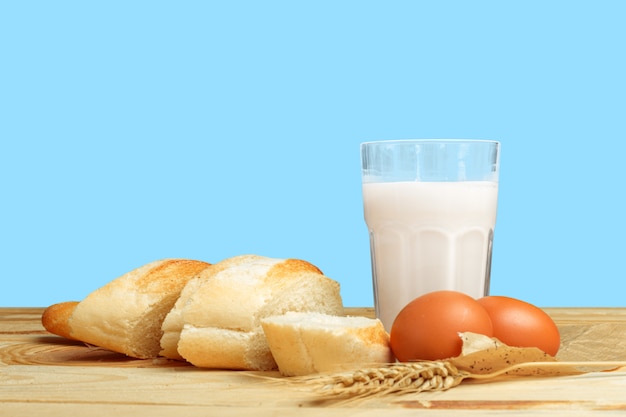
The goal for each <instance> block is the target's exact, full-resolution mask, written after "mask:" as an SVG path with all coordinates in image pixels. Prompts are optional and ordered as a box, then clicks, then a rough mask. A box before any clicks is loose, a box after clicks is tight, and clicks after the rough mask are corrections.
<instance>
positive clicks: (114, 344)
mask: <svg viewBox="0 0 626 417" xmlns="http://www.w3.org/2000/svg"><path fill="white" fill-rule="evenodd" d="M209 266H210V264H208V263H206V262H202V261H196V260H188V259H164V260H158V261H154V262H151V263H149V264H147V265H144V266H141V267H139V268H137V269H135V270H133V271H130V272H128V273H126V274H124V275H122V276H120V277H119V278H116V279H114V280H112V281H110V282H109V283H107V284H106V285H104V286H103V287H101V288H99V289H97V290H95V291H93V292H92V293H90V294H89V295H88V296H87V297H86V298H85V299H84V300H82V301H81V302H79V303H78V304H77V305H76V306H75V309H74V311H73V313H72V314H71V316H70V318H69V320H68V326H69V329H70V332H69V335H70V337H72V338H74V339H77V340H81V341H83V342H86V343H89V344H92V345H96V346H100V347H103V348H106V349H109V350H112V351H115V352H119V353H124V354H126V355H128V356H132V357H135V358H141V359H146V358H154V357H156V356H158V354H159V351H160V340H161V336H162V330H161V326H162V322H163V319H164V318H165V315H166V314H167V313H168V312H169V311H170V310H171V309H172V306H173V305H174V303H175V302H176V300H177V299H178V297H179V295H180V292H181V290H182V289H183V287H184V286H185V284H187V282H188V281H189V280H191V279H192V278H194V277H196V276H197V275H198V274H199V273H200V272H201V271H202V270H204V269H205V268H207V267H209Z"/></svg>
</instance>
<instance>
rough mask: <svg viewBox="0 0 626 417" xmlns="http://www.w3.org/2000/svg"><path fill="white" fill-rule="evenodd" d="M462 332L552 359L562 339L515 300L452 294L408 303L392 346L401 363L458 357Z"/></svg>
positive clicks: (537, 312)
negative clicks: (534, 349)
mask: <svg viewBox="0 0 626 417" xmlns="http://www.w3.org/2000/svg"><path fill="white" fill-rule="evenodd" d="M460 332H473V333H479V334H483V335H485V336H489V337H495V338H497V339H499V340H500V341H501V342H503V343H505V344H507V345H509V346H512V347H536V348H539V349H541V350H542V351H544V352H545V353H547V354H549V355H552V356H554V355H556V353H557V352H558V350H559V347H560V343H561V339H560V334H559V330H558V328H557V326H556V324H555V323H554V321H553V320H552V318H551V317H550V316H549V315H548V314H547V313H546V312H544V311H543V310H542V309H540V308H539V307H536V306H534V305H532V304H530V303H527V302H525V301H522V300H518V299H515V298H510V297H504V296H487V297H483V298H479V299H474V298H472V297H470V296H468V295H466V294H463V293H460V292H456V291H435V292H431V293H428V294H425V295H423V296H421V297H418V298H416V299H414V300H413V301H411V302H410V303H409V304H407V305H406V306H405V307H404V308H403V309H402V310H401V311H400V313H399V314H398V316H397V317H396V319H395V321H394V323H393V325H392V327H391V331H390V346H391V350H392V351H393V354H394V355H395V357H396V358H397V359H398V360H399V361H401V362H407V361H413V360H440V359H447V358H452V357H455V356H458V355H460V353H461V348H462V341H461V338H460V337H459V333H460Z"/></svg>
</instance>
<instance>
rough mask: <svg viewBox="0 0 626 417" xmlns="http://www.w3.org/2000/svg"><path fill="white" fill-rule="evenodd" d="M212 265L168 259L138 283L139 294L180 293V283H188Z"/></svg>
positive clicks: (138, 280) (140, 278)
mask: <svg viewBox="0 0 626 417" xmlns="http://www.w3.org/2000/svg"><path fill="white" fill-rule="evenodd" d="M209 266H211V264H209V263H207V262H203V261H196V260H191V259H166V260H164V261H163V262H162V263H161V264H160V265H158V266H156V267H154V268H152V269H151V270H149V271H148V272H147V273H146V274H145V275H143V276H141V277H139V278H138V279H137V281H136V288H137V290H138V291H139V292H146V293H149V292H152V291H158V292H170V291H176V292H178V291H180V282H181V281H183V282H187V281H188V280H189V277H193V276H196V275H198V274H199V273H200V271H202V270H203V269H206V268H207V267H209Z"/></svg>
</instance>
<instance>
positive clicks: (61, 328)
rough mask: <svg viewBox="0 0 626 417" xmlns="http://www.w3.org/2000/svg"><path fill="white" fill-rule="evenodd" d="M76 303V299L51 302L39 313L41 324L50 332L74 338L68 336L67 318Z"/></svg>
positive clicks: (68, 318)
mask: <svg viewBox="0 0 626 417" xmlns="http://www.w3.org/2000/svg"><path fill="white" fill-rule="evenodd" d="M77 305H78V301H65V302H63V303H57V304H52V305H51V306H50V307H48V308H46V309H45V310H44V312H43V314H42V315H41V324H43V327H45V329H46V330H47V331H49V332H50V333H53V334H56V335H57V336H62V337H65V338H66V339H72V340H75V339H74V338H73V337H72V336H70V326H69V320H70V317H71V315H72V313H73V312H74V309H75V308H76V306H77Z"/></svg>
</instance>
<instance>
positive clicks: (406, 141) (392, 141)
mask: <svg viewBox="0 0 626 417" xmlns="http://www.w3.org/2000/svg"><path fill="white" fill-rule="evenodd" d="M395 143H397V144H409V143H457V144H458V143H487V144H494V145H498V146H499V145H500V141H497V140H491V139H384V140H372V141H367V142H361V146H366V145H378V144H380V145H383V144H385V145H391V144H395Z"/></svg>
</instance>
